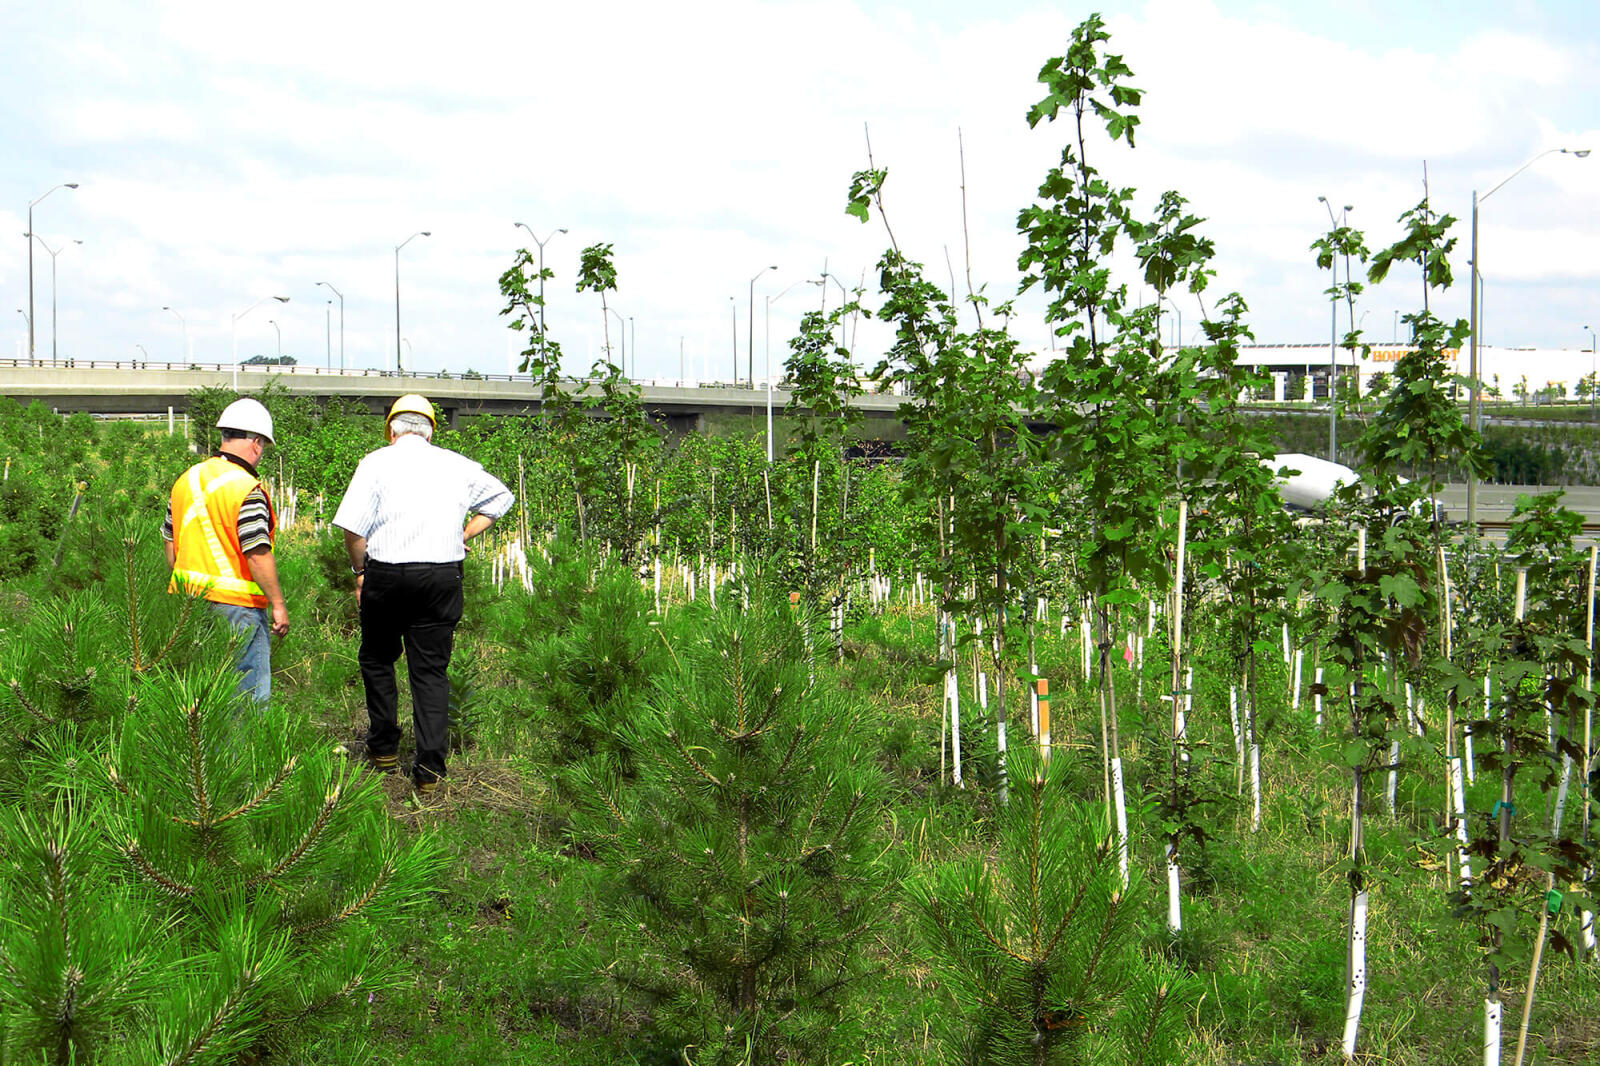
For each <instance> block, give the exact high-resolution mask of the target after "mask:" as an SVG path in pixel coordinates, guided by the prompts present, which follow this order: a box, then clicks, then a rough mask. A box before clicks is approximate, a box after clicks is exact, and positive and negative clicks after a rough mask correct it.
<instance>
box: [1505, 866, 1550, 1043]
mask: <svg viewBox="0 0 1600 1066" xmlns="http://www.w3.org/2000/svg"><path fill="white" fill-rule="evenodd" d="M1555 887H1556V875H1555V871H1553V870H1552V871H1551V872H1550V873H1548V874H1546V875H1545V882H1544V893H1545V905H1544V906H1543V907H1541V908H1540V909H1539V939H1538V940H1536V941H1534V943H1533V964H1532V966H1531V967H1529V970H1528V991H1527V992H1525V993H1524V994H1523V996H1522V1025H1521V1026H1519V1027H1518V1029H1517V1058H1516V1063H1515V1066H1522V1056H1523V1055H1524V1054H1525V1053H1526V1052H1527V1050H1528V1019H1529V1018H1531V1017H1532V1016H1533V989H1534V986H1535V985H1537V984H1538V983H1539V962H1540V960H1541V959H1543V958H1544V938H1545V934H1546V933H1548V932H1549V931H1550V902H1549V901H1550V899H1551V897H1552V896H1554V895H1555ZM1556 898H1558V899H1559V898H1560V897H1556ZM1557 906H1559V904H1557Z"/></svg>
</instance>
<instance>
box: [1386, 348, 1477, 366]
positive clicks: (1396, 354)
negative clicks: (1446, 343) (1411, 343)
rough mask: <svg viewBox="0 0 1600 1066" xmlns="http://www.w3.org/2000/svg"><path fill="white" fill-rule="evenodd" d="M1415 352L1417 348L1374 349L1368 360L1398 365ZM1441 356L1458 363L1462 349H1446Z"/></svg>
mask: <svg viewBox="0 0 1600 1066" xmlns="http://www.w3.org/2000/svg"><path fill="white" fill-rule="evenodd" d="M1414 351H1416V349H1415V348H1373V349H1372V350H1371V352H1370V353H1369V355H1368V359H1369V360H1371V361H1372V362H1374V363H1398V362H1399V361H1400V360H1401V359H1404V358H1405V357H1406V356H1408V355H1410V354H1411V353H1412V352H1414ZM1440 354H1442V355H1443V356H1444V357H1445V359H1447V360H1449V361H1450V362H1452V363H1453V362H1455V361H1456V356H1457V355H1459V354H1460V349H1458V348H1445V349H1443V350H1442V351H1441V353H1440Z"/></svg>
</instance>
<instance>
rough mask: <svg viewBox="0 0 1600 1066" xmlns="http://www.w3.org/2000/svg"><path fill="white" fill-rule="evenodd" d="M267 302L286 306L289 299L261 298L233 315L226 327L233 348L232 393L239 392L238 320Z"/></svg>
mask: <svg viewBox="0 0 1600 1066" xmlns="http://www.w3.org/2000/svg"><path fill="white" fill-rule="evenodd" d="M268 300H277V301H278V302H279V303H281V304H286V303H288V302H289V298H288V297H287V296H263V297H262V298H261V299H259V300H257V301H256V302H255V303H253V304H251V305H250V306H249V307H246V308H245V309H244V310H243V311H240V312H239V313H238V314H236V315H234V316H233V322H232V323H231V324H230V325H229V327H228V340H229V342H230V344H231V346H232V348H233V391H234V392H238V391H239V320H240V319H241V318H243V317H244V316H245V315H248V314H249V313H250V312H251V311H254V310H255V309H256V308H258V307H260V306H261V305H262V304H264V303H266V302H267V301H268Z"/></svg>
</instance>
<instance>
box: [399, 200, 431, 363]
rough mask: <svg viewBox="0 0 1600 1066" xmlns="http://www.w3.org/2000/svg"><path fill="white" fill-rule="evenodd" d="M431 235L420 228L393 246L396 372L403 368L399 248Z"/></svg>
mask: <svg viewBox="0 0 1600 1066" xmlns="http://www.w3.org/2000/svg"><path fill="white" fill-rule="evenodd" d="M431 236H433V234H432V233H431V232H429V231H428V230H421V231H419V232H417V233H413V234H412V235H411V236H409V237H407V238H406V239H405V240H403V241H401V242H400V243H399V244H397V245H395V246H394V369H395V372H396V373H399V372H401V371H403V370H404V369H405V368H404V366H403V365H402V363H401V360H400V249H402V248H404V247H405V246H406V245H408V244H410V243H411V242H412V241H414V240H416V239H417V238H418V237H431Z"/></svg>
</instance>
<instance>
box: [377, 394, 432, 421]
mask: <svg viewBox="0 0 1600 1066" xmlns="http://www.w3.org/2000/svg"><path fill="white" fill-rule="evenodd" d="M395 415H421V416H422V417H424V418H426V419H427V420H428V422H429V423H430V424H431V425H432V426H433V428H434V429H438V428H439V420H438V419H436V418H434V417H433V403H432V401H430V400H429V399H428V398H427V397H426V396H418V395H417V394H416V393H414V392H408V393H406V394H405V395H404V396H402V397H400V398H399V399H398V400H396V401H395V402H394V406H393V407H391V408H389V414H388V415H387V416H386V417H385V418H384V420H383V421H384V424H385V425H387V424H388V423H389V421H390V420H391V419H393V418H394V416H395Z"/></svg>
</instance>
